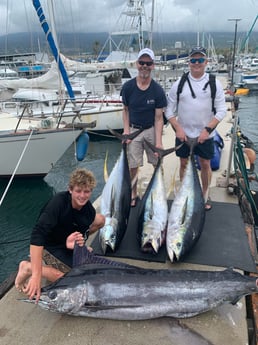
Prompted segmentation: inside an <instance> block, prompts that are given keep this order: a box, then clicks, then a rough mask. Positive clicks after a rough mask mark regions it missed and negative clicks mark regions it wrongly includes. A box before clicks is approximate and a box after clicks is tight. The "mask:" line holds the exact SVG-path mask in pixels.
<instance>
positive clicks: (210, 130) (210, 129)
mask: <svg viewBox="0 0 258 345" xmlns="http://www.w3.org/2000/svg"><path fill="white" fill-rule="evenodd" d="M204 128H205V129H206V131H207V132H208V133H209V134H211V132H212V131H213V128H211V127H204Z"/></svg>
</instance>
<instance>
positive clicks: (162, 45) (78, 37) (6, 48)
mask: <svg viewBox="0 0 258 345" xmlns="http://www.w3.org/2000/svg"><path fill="white" fill-rule="evenodd" d="M255 35H256V33H255V32H253V33H252V36H254V37H255ZM202 36H203V35H202V34H200V41H202ZM205 36H206V35H205ZM209 36H210V37H212V39H213V44H214V47H215V49H216V51H217V52H218V51H220V50H222V51H223V50H230V49H232V43H233V40H234V33H232V32H212V33H209ZM245 36H246V33H243V32H239V33H238V37H237V42H239V40H240V41H241V39H242V40H243V39H244V38H245ZM206 37H207V36H206ZM58 40H59V47H60V51H61V52H62V53H64V54H65V55H68V56H69V55H80V54H86V53H87V54H92V55H94V54H95V55H96V53H98V52H99V51H100V50H101V48H102V47H103V46H104V44H105V42H107V40H108V33H107V32H100V33H61V34H59V36H58ZM134 41H135V40H134ZM179 41H180V42H181V43H182V47H183V48H182V49H183V50H189V48H190V47H192V46H194V45H196V42H197V34H196V32H168V33H158V32H155V33H153V49H154V50H155V51H156V52H162V49H167V51H168V52H170V51H173V50H174V47H175V43H176V42H179ZM205 41H206V42H207V40H205ZM256 44H257V42H256V41H255V39H252V37H250V40H249V49H250V51H256V49H257V47H256ZM107 48H108V45H107ZM134 48H135V50H138V49H137V47H136V46H135V47H134ZM48 49H49V48H48V44H47V42H46V38H45V36H44V34H43V33H39V32H33V33H26V32H23V33H16V34H8V35H6V36H0V55H4V54H15V53H17V54H18V53H19V54H21V53H30V52H36V51H39V50H41V51H48Z"/></svg>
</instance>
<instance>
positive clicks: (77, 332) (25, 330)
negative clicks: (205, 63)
mask: <svg viewBox="0 0 258 345" xmlns="http://www.w3.org/2000/svg"><path fill="white" fill-rule="evenodd" d="M228 108H229V111H228V114H227V117H226V118H225V119H224V121H223V122H222V123H221V124H219V126H218V131H219V132H220V135H221V136H222V137H223V140H224V144H225V147H224V149H223V152H222V158H221V167H220V169H219V170H218V171H216V172H214V173H213V178H212V184H211V193H210V196H211V200H212V201H221V202H230V203H237V202H238V199H237V197H236V196H234V195H229V194H228V192H227V188H225V187H226V181H225V176H224V175H225V174H224V172H225V171H226V170H227V169H228V167H229V162H228V157H229V150H230V148H231V139H230V137H229V136H228V133H230V130H231V126H232V112H231V104H230V103H228ZM163 145H164V148H169V147H173V146H174V132H173V131H172V129H171V127H170V126H165V127H164V133H163ZM163 166H164V177H165V183H166V186H167V189H169V188H170V185H171V178H172V175H173V174H174V172H175V171H176V179H177V181H178V172H179V160H178V158H176V156H175V155H174V154H172V155H169V156H166V157H165V158H164V161H163ZM151 175H152V169H150V166H149V165H148V164H145V166H144V167H143V168H141V170H140V178H139V185H140V189H141V188H142V190H143V189H144V188H145V187H146V185H147V184H148V181H149V180H150V178H151ZM95 206H96V207H97V208H98V206H99V200H96V202H95ZM211 212H212V211H211ZM120 261H126V262H129V263H131V264H133V265H138V266H142V267H151V268H170V269H172V268H175V269H181V268H182V269H184V268H188V269H203V270H216V269H222V268H221V267H210V266H200V265H189V264H172V263H170V262H166V263H165V264H160V263H153V262H146V261H144V262H143V261H135V260H120ZM23 297H24V295H22V294H20V293H18V292H17V291H16V289H15V288H12V289H11V290H10V291H8V292H7V293H6V294H5V296H4V297H3V298H2V299H1V300H0V308H1V314H0V344H1V345H17V344H20V345H23V344H24V345H28V344H33V345H49V344H52V345H59V344H60V345H61V344H62V345H68V344H69V345H79V344H84V345H104V344H105V345H121V344H125V345H150V344H153V345H154V344H155V345H156V344H162V345H189V344H191V345H197V344H198V345H211V344H213V345H221V344H234V345H247V344H248V325H247V316H246V304H245V299H244V298H242V299H241V301H240V302H238V303H237V304H236V305H234V306H232V305H229V304H225V305H222V306H221V307H218V308H216V309H214V310H212V311H209V312H207V313H204V314H201V315H199V316H196V317H193V318H189V319H180V320H177V319H172V318H161V319H156V320H146V321H110V320H103V319H89V318H83V317H72V316H68V315H60V314H55V313H51V312H48V311H44V310H42V309H40V308H39V307H38V306H37V305H34V304H29V303H23V302H21V301H19V298H23Z"/></svg>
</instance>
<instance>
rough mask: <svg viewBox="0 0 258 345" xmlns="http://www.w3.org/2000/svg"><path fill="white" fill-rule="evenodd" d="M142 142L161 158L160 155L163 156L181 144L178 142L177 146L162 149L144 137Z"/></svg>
mask: <svg viewBox="0 0 258 345" xmlns="http://www.w3.org/2000/svg"><path fill="white" fill-rule="evenodd" d="M144 142H145V144H146V145H147V146H149V148H150V149H151V150H152V151H153V152H157V153H158V155H159V157H160V158H162V157H165V156H166V155H168V154H170V153H172V152H174V151H176V150H178V149H179V148H180V147H181V146H182V145H183V144H184V143H183V144H180V145H179V146H176V147H171V148H170V149H166V150H163V149H159V148H157V147H156V146H155V145H153V144H151V143H150V142H149V141H148V140H146V139H144Z"/></svg>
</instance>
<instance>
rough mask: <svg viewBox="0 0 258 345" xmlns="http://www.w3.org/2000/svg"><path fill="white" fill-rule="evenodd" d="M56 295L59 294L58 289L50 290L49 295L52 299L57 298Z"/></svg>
mask: <svg viewBox="0 0 258 345" xmlns="http://www.w3.org/2000/svg"><path fill="white" fill-rule="evenodd" d="M56 296H57V293H56V291H49V293H48V297H49V298H50V299H55V298H56Z"/></svg>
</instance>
